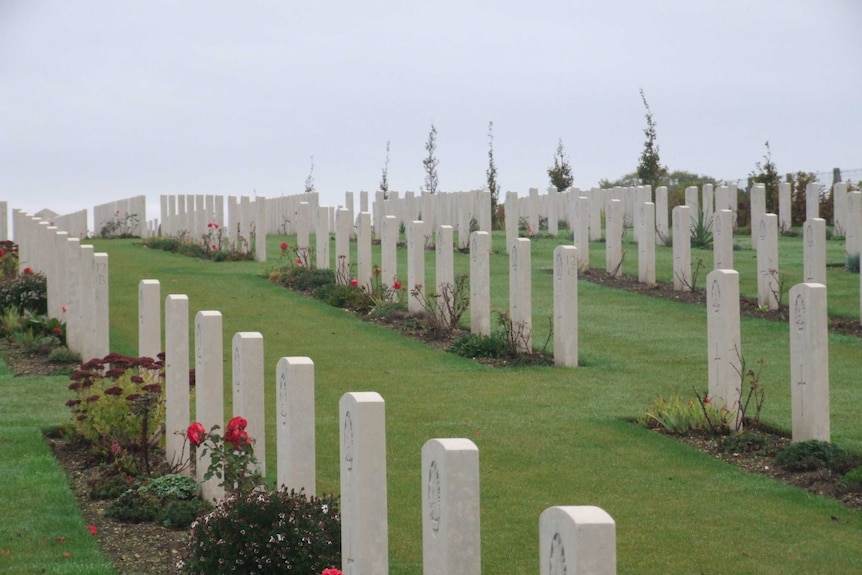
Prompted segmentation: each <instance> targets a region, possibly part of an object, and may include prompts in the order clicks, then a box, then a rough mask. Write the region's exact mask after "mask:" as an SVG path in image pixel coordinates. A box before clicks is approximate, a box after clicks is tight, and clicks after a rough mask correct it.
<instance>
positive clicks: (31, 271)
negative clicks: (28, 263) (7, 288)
mask: <svg viewBox="0 0 862 575" xmlns="http://www.w3.org/2000/svg"><path fill="white" fill-rule="evenodd" d="M24 275H27V276H29V275H33V268H30V267H27V268H24Z"/></svg>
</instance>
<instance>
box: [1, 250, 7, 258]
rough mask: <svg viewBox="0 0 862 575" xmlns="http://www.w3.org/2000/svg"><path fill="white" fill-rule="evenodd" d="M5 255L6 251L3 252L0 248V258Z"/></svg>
mask: <svg viewBox="0 0 862 575" xmlns="http://www.w3.org/2000/svg"><path fill="white" fill-rule="evenodd" d="M5 255H6V252H4V251H3V250H2V249H0V258H2V257H3V256H5Z"/></svg>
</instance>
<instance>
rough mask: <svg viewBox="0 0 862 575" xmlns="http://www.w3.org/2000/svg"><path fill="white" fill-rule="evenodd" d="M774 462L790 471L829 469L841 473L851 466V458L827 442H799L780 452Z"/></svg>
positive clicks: (842, 450)
mask: <svg viewBox="0 0 862 575" xmlns="http://www.w3.org/2000/svg"><path fill="white" fill-rule="evenodd" d="M775 462H776V463H777V464H779V465H782V466H783V467H784V468H785V469H788V470H790V471H814V470H815V469H830V470H832V471H834V472H836V473H843V472H845V471H847V470H848V469H849V468H850V467H852V465H853V456H852V455H850V454H849V453H848V452H847V451H845V450H844V449H842V448H840V447H838V446H837V445H835V444H834V443H830V442H828V441H818V440H816V439H812V440H810V441H799V442H796V443H793V444H791V445H790V446H789V447H787V448H785V449H783V450H781V451H780V452H779V453H778V456H777V457H776V458H775Z"/></svg>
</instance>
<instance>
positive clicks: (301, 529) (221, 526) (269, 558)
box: [181, 490, 341, 575]
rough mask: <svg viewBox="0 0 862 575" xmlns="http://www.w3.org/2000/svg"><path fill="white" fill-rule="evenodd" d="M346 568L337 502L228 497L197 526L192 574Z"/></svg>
mask: <svg viewBox="0 0 862 575" xmlns="http://www.w3.org/2000/svg"><path fill="white" fill-rule="evenodd" d="M340 564H341V520H340V516H339V504H338V499H337V498H336V497H334V496H331V495H330V496H327V497H323V498H318V497H314V496H311V497H309V496H306V495H305V494H304V493H303V492H301V491H300V492H296V491H293V490H291V491H286V490H282V491H270V492H256V493H250V494H246V495H244V496H236V495H234V496H229V497H227V498H225V499H224V500H222V501H220V502H219V503H218V504H217V505H216V507H215V509H214V510H213V511H212V512H210V513H208V514H207V515H206V516H204V517H203V518H202V519H201V520H200V521H195V522H194V523H192V526H191V530H190V532H189V544H188V555H187V557H185V558H184V560H183V561H182V563H181V569H182V571H183V572H184V573H187V574H189V575H197V574H201V575H219V574H222V573H234V572H243V573H261V574H273V575H274V574H279V573H321V572H323V570H324V569H326V568H328V567H332V566H333V565H340Z"/></svg>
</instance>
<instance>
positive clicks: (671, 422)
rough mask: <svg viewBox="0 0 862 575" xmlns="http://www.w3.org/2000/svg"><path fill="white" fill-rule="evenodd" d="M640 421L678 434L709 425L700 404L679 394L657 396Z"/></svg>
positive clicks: (703, 428)
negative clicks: (684, 398) (667, 396)
mask: <svg viewBox="0 0 862 575" xmlns="http://www.w3.org/2000/svg"><path fill="white" fill-rule="evenodd" d="M713 409H714V408H713ZM640 423H641V424H642V425H645V426H647V427H660V428H662V429H664V430H666V431H667V432H669V433H675V434H678V435H682V434H685V433H688V432H690V431H693V430H705V429H708V427H709V424H708V421H707V418H706V415H705V414H704V411H703V410H702V409H701V406H700V405H698V403H697V402H696V401H695V400H693V399H689V400H683V399H682V398H680V396H679V395H672V396H671V397H670V398H669V399H665V398H663V397H661V396H659V397H657V398H656V399H655V401H653V402H652V403H651V404H650V405H648V406H647V408H646V411H645V412H644V415H643V416H642V417H641V419H640Z"/></svg>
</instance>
